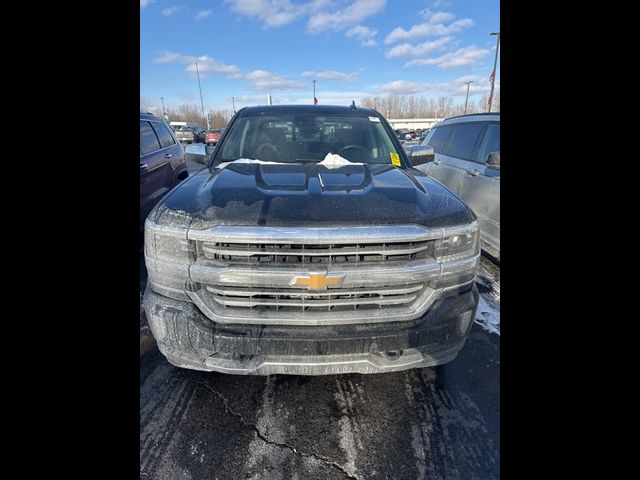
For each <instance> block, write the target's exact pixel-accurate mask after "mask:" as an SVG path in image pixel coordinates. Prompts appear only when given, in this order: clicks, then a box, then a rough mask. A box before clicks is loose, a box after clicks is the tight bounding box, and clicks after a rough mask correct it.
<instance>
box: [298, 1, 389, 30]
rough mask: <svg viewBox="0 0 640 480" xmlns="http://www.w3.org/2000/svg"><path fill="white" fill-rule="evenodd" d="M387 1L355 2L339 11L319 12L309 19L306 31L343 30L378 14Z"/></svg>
mask: <svg viewBox="0 0 640 480" xmlns="http://www.w3.org/2000/svg"><path fill="white" fill-rule="evenodd" d="M386 4H387V0H355V1H353V2H352V3H351V4H349V5H348V6H346V7H344V8H343V9H341V10H336V11H334V12H330V13H329V12H319V13H317V14H315V15H312V16H310V17H309V21H308V22H307V31H309V32H310V33H322V32H324V31H327V30H343V29H345V28H348V27H350V26H351V25H356V24H358V23H360V22H361V21H362V20H364V19H365V18H367V17H370V16H372V15H375V14H377V13H378V12H380V11H381V10H382V9H383V8H384V7H385V5H386Z"/></svg>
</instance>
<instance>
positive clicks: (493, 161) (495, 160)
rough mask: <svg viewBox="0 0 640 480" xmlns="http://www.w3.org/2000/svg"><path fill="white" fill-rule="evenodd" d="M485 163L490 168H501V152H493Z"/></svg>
mask: <svg viewBox="0 0 640 480" xmlns="http://www.w3.org/2000/svg"><path fill="white" fill-rule="evenodd" d="M485 165H486V166H487V167H488V168H493V169H494V170H500V152H491V153H490V154H489V155H488V156H487V161H486V162H485Z"/></svg>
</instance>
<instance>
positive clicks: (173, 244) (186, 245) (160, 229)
mask: <svg viewBox="0 0 640 480" xmlns="http://www.w3.org/2000/svg"><path fill="white" fill-rule="evenodd" d="M144 257H145V263H146V265H147V274H148V280H149V283H150V285H151V288H153V289H154V290H155V291H156V292H157V293H160V294H162V295H166V296H170V297H172V298H175V299H178V300H180V299H183V297H184V296H185V295H186V294H184V291H185V290H186V289H191V282H190V281H189V266H190V265H191V264H193V263H194V261H195V257H196V254H195V247H194V244H193V242H192V241H190V240H188V239H187V229H186V228H181V227H167V226H163V225H158V224H156V223H154V222H152V221H151V220H149V219H147V221H146V222H145V229H144Z"/></svg>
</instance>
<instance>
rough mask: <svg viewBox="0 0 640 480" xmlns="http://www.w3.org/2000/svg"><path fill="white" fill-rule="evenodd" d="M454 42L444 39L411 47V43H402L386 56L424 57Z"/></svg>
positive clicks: (448, 38) (447, 38)
mask: <svg viewBox="0 0 640 480" xmlns="http://www.w3.org/2000/svg"><path fill="white" fill-rule="evenodd" d="M451 40H452V38H451V37H442V38H439V39H437V40H434V41H432V42H424V43H419V44H417V45H411V44H410V43H401V44H400V45H396V46H395V47H393V48H391V49H389V50H387V52H386V53H385V56H386V57H387V58H393V57H424V56H426V55H429V54H430V53H433V52H435V51H437V50H440V49H441V48H442V47H444V46H445V45H447V44H448V43H449V42H450V41H451Z"/></svg>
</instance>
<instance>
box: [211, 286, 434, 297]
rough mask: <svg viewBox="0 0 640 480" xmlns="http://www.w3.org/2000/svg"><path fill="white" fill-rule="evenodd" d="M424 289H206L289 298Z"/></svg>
mask: <svg viewBox="0 0 640 480" xmlns="http://www.w3.org/2000/svg"><path fill="white" fill-rule="evenodd" d="M423 288H424V286H423V285H409V286H408V287H404V286H398V287H396V288H393V287H380V288H374V289H373V290H371V289H366V290H363V289H355V288H354V289H343V288H340V289H334V290H331V289H329V290H321V291H317V290H315V291H314V290H302V289H293V288H282V289H266V290H260V291H256V290H250V289H248V288H247V289H244V290H241V289H238V288H233V289H231V290H229V289H227V288H224V289H222V288H216V286H213V287H212V286H209V285H208V286H207V287H206V289H207V290H208V291H210V292H211V293H214V294H217V295H232V296H238V297H242V296H245V297H251V296H254V295H286V296H288V297H293V296H299V297H327V296H332V295H333V296H335V295H360V294H365V293H366V294H379V295H398V294H403V293H407V292H409V293H411V292H417V291H418V290H422V289H423Z"/></svg>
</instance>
